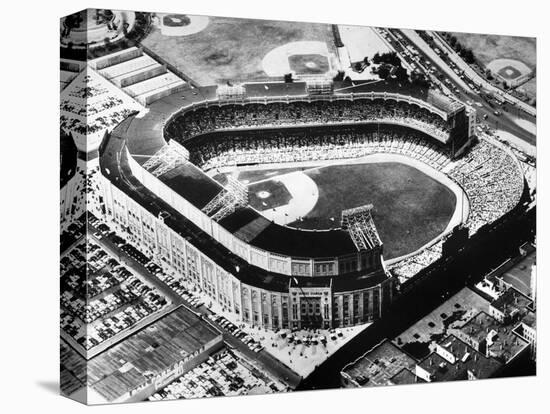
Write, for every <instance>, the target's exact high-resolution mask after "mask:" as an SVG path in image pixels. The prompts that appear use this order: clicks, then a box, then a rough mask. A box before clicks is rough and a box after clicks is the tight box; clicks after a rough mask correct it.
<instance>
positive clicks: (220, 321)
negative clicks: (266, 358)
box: [208, 314, 264, 352]
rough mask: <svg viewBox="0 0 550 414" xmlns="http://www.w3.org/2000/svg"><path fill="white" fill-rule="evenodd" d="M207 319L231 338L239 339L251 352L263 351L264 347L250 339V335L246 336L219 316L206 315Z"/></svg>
mask: <svg viewBox="0 0 550 414" xmlns="http://www.w3.org/2000/svg"><path fill="white" fill-rule="evenodd" d="M208 319H210V320H211V321H213V322H216V323H217V324H218V325H220V326H221V327H222V328H223V329H225V330H226V331H228V332H229V333H231V334H232V335H233V336H235V337H237V338H239V339H240V340H241V341H243V342H244V343H245V344H246V345H247V346H248V348H250V349H251V350H252V351H254V352H260V351H261V350H262V349H264V347H263V346H262V345H261V344H260V343H259V342H258V341H256V340H255V339H254V338H252V337H251V336H250V335H248V334H247V333H246V332H244V331H243V330H242V329H240V328H239V327H238V326H237V325H235V324H234V323H232V322H230V321H228V320H227V319H226V318H225V317H223V316H221V315H216V314H210V315H208Z"/></svg>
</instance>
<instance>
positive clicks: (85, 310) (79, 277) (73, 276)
mask: <svg viewBox="0 0 550 414" xmlns="http://www.w3.org/2000/svg"><path fill="white" fill-rule="evenodd" d="M103 231H104V232H105V231H107V230H105V229H104V230H103ZM99 236H101V237H105V236H106V235H103V234H100V235H99ZM60 286H61V328H62V331H61V332H62V335H63V336H64V338H65V339H66V340H67V341H68V342H69V343H70V344H71V345H73V346H74V347H75V349H77V350H78V351H79V353H81V354H82V355H83V356H85V357H88V358H89V357H91V356H92V355H95V354H97V353H98V352H100V351H101V349H104V348H105V347H107V346H110V345H112V344H113V343H114V342H117V341H118V340H120V339H122V338H123V337H124V336H126V335H127V334H129V333H130V331H131V332H133V331H135V329H138V328H139V327H140V326H142V325H143V324H144V323H148V322H150V321H151V318H152V317H158V316H160V315H161V314H163V313H164V312H165V311H167V310H168V309H171V308H172V306H171V303H170V301H169V300H168V299H167V298H166V297H165V296H164V295H162V293H161V292H160V291H159V290H158V289H157V288H156V287H155V286H153V285H152V284H150V283H149V282H148V281H147V280H145V279H144V278H143V277H140V275H139V274H138V273H136V272H133V271H131V270H130V269H129V268H128V267H127V266H125V265H124V264H122V263H120V262H119V260H118V259H117V258H115V257H114V256H113V255H111V254H109V253H108V251H106V250H105V249H104V248H103V247H102V246H101V245H100V244H99V243H98V241H97V239H94V238H92V237H89V236H87V237H85V238H82V239H81V240H80V241H79V242H78V243H76V244H74V245H73V246H72V247H71V248H70V250H69V251H67V253H66V254H65V255H64V256H63V257H62V259H61V283H60ZM100 345H102V346H101V347H99V346H100ZM98 347H99V348H98Z"/></svg>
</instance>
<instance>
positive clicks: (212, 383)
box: [149, 349, 284, 401]
mask: <svg viewBox="0 0 550 414" xmlns="http://www.w3.org/2000/svg"><path fill="white" fill-rule="evenodd" d="M283 390H284V386H283V385H282V384H280V383H278V382H275V381H273V380H271V379H270V378H268V377H266V376H265V374H263V373H261V372H260V371H258V370H257V369H256V368H254V367H252V366H250V365H249V364H248V363H247V362H246V360H245V359H243V358H242V357H241V356H240V355H238V354H237V353H236V352H234V351H231V350H229V349H223V350H221V351H219V352H218V353H216V354H214V355H212V356H211V357H210V358H208V360H207V361H205V362H203V363H202V364H200V365H199V366H197V367H196V368H194V369H192V370H191V371H189V372H187V373H186V374H185V375H183V376H182V377H180V378H178V379H177V380H175V381H174V382H172V383H170V384H168V385H167V386H166V387H165V388H163V389H162V390H159V391H157V392H156V393H155V394H153V395H152V396H151V397H149V401H161V400H175V399H180V398H184V399H188V398H202V397H218V396H234V395H247V394H266V393H273V392H278V391H283Z"/></svg>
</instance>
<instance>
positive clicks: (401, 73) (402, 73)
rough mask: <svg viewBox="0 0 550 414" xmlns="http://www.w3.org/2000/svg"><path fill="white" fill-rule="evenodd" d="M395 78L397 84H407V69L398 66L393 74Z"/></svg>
mask: <svg viewBox="0 0 550 414" xmlns="http://www.w3.org/2000/svg"><path fill="white" fill-rule="evenodd" d="M394 76H395V78H396V79H397V80H398V81H399V82H409V75H408V74H407V69H405V68H404V67H402V66H398V67H397V69H396V70H395V73H394Z"/></svg>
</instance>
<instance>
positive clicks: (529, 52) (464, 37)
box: [452, 33, 537, 69]
mask: <svg viewBox="0 0 550 414" xmlns="http://www.w3.org/2000/svg"><path fill="white" fill-rule="evenodd" d="M452 35H453V36H455V37H456V38H457V40H458V42H459V43H460V44H461V45H462V46H465V47H467V48H469V49H471V50H472V52H474V55H475V57H476V59H477V61H478V62H479V63H480V64H481V65H483V66H484V67H485V66H487V65H488V64H489V63H490V62H491V61H493V60H495V59H515V60H520V61H522V62H523V63H525V64H526V65H527V66H529V67H530V68H531V69H535V67H536V64H537V55H536V39H535V38H534V37H519V36H501V35H487V34H479V33H452Z"/></svg>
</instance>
